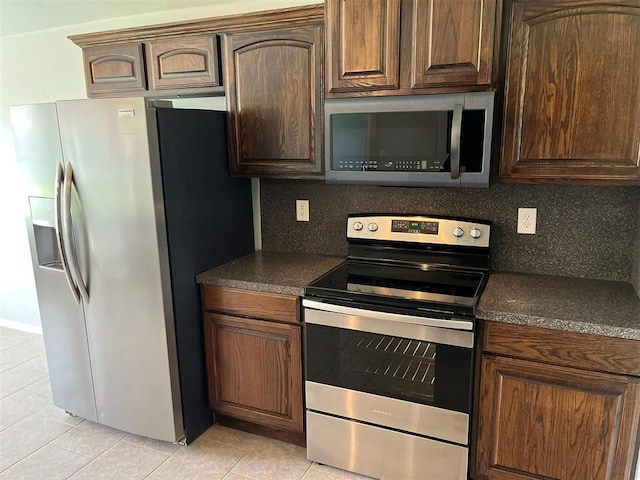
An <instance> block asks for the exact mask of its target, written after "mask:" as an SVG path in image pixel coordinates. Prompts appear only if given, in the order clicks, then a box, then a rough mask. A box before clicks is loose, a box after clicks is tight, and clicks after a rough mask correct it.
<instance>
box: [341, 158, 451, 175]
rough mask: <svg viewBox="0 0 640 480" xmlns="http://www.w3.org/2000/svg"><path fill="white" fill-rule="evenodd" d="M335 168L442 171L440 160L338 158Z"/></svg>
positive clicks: (386, 170) (349, 169)
mask: <svg viewBox="0 0 640 480" xmlns="http://www.w3.org/2000/svg"><path fill="white" fill-rule="evenodd" d="M334 170H342V171H376V172H441V171H443V164H442V162H441V161H440V160H435V159H431V160H391V159H384V160H338V161H336V162H335V164H334Z"/></svg>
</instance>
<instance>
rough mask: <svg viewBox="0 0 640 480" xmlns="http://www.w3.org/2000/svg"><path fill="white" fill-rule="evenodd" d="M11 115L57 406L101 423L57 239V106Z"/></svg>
mask: <svg viewBox="0 0 640 480" xmlns="http://www.w3.org/2000/svg"><path fill="white" fill-rule="evenodd" d="M10 114H11V123H12V126H13V132H14V140H15V146H16V157H17V161H18V168H19V170H20V175H21V178H22V180H23V184H24V186H25V189H24V196H23V199H22V205H23V206H24V211H25V218H26V226H27V234H28V237H29V244H30V247H31V259H32V263H33V272H34V277H35V283H36V291H37V296H38V305H39V309H40V319H41V322H42V333H43V337H44V344H45V352H46V356H47V365H48V368H49V379H50V382H51V391H52V393H53V403H54V404H55V405H56V406H57V407H59V408H62V409H63V410H66V411H68V412H70V413H73V414H74V415H77V416H79V417H82V418H86V419H88V420H92V421H96V419H97V415H96V405H95V397H94V392H93V379H92V375H91V362H90V358H89V347H88V343H87V334H86V328H85V321H84V313H83V310H82V306H81V305H79V304H78V303H76V302H75V300H74V297H73V295H72V293H71V290H70V288H69V285H68V283H67V281H66V279H65V274H64V271H63V263H62V255H61V252H60V250H59V248H58V244H57V241H56V229H55V221H54V220H55V218H54V204H55V199H54V194H55V189H54V183H55V178H56V169H57V166H58V164H61V163H62V162H63V155H62V148H61V145H60V134H59V131H58V117H57V110H56V105H55V104H54V103H49V104H39V105H22V106H16V107H11V111H10Z"/></svg>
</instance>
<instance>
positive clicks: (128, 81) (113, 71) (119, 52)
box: [82, 42, 147, 96]
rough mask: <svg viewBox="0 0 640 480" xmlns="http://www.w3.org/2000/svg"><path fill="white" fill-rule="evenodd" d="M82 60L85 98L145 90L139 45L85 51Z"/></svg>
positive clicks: (108, 46) (92, 48) (101, 47)
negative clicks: (86, 94) (85, 89)
mask: <svg viewBox="0 0 640 480" xmlns="http://www.w3.org/2000/svg"><path fill="white" fill-rule="evenodd" d="M82 56H83V58H84V75H85V81H86V84H87V93H88V94H89V96H94V95H95V96H100V94H109V93H117V92H143V91H145V90H146V88H147V82H146V77H145V71H144V64H143V60H142V59H143V54H142V43H139V42H133V43H121V44H115V45H100V46H96V47H88V48H84V49H83V50H82Z"/></svg>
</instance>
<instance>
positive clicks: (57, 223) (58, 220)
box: [53, 163, 80, 305]
mask: <svg viewBox="0 0 640 480" xmlns="http://www.w3.org/2000/svg"><path fill="white" fill-rule="evenodd" d="M62 176H63V173H62V165H61V164H60V163H58V167H57V169H56V184H55V186H54V192H55V196H54V203H53V205H54V209H53V215H54V227H55V230H56V243H57V244H58V250H59V251H60V259H61V262H62V271H63V272H64V276H65V278H66V279H67V283H68V284H69V289H70V290H71V294H72V295H73V299H74V300H75V301H76V303H77V304H78V305H80V293H79V292H78V288H77V287H76V284H75V283H74V282H73V278H71V272H70V271H69V261H68V260H67V252H66V250H65V248H64V244H63V239H62V235H63V233H62V231H63V230H62V216H61V202H62V198H61V197H62V191H61V190H62V181H63V180H62Z"/></svg>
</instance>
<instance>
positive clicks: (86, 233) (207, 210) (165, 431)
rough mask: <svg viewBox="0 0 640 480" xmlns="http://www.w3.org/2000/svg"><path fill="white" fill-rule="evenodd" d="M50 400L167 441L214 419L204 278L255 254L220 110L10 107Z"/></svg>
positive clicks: (245, 190) (247, 199)
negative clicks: (211, 271) (208, 379)
mask: <svg viewBox="0 0 640 480" xmlns="http://www.w3.org/2000/svg"><path fill="white" fill-rule="evenodd" d="M11 122H12V125H13V129H14V138H15V146H16V156H17V160H18V166H19V171H20V173H21V176H22V180H23V181H24V184H25V185H26V192H25V193H26V197H25V198H24V200H25V202H24V206H25V213H26V217H27V230H28V233H29V242H30V244H31V254H32V259H33V268H34V273H35V281H36V289H37V294H38V302H39V306H40V315H41V319H42V330H43V334H44V341H45V350H46V355H47V362H48V365H49V373H50V379H51V387H52V391H53V401H54V404H55V405H57V406H58V407H60V408H63V409H64V410H66V411H68V412H70V413H72V414H74V415H77V416H80V417H83V418H86V419H88V420H91V421H94V422H98V423H101V424H104V425H108V426H110V427H114V428H118V429H120V430H124V431H126V432H131V433H135V434H138V435H143V436H146V437H151V438H156V439H160V440H166V441H170V442H175V441H179V440H181V439H183V438H186V441H187V442H190V441H192V440H193V439H195V438H196V437H197V436H198V435H199V434H200V433H202V432H203V431H204V430H205V429H206V428H207V427H209V426H210V425H211V424H212V423H213V414H212V413H211V411H210V410H209V407H208V401H207V383H206V370H205V354H204V335H203V322H202V310H201V304H200V296H199V289H198V286H197V285H196V283H195V275H196V274H197V273H198V272H201V271H204V270H207V269H209V268H212V267H214V266H216V265H219V264H221V263H224V262H227V261H230V260H232V259H233V258H236V257H239V256H241V255H244V254H246V253H249V252H252V251H253V219H252V207H251V187H250V183H249V180H248V179H237V178H230V177H229V174H228V169H227V150H226V115H225V113H224V112H213V111H204V110H180V109H171V108H155V107H152V106H151V105H150V104H149V103H148V102H147V101H146V100H145V99H142V98H135V99H104V100H73V101H61V102H57V103H50V104H40V105H24V106H16V107H11Z"/></svg>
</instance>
